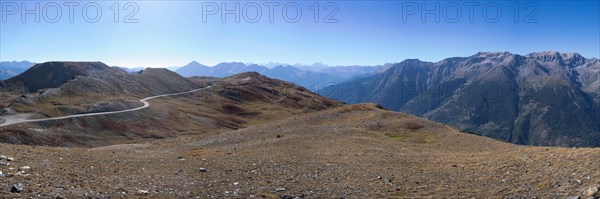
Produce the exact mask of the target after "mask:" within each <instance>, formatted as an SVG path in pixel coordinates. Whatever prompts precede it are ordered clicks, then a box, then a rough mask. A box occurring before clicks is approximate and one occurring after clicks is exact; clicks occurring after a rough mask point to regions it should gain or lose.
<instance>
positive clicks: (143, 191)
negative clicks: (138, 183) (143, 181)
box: [137, 190, 150, 195]
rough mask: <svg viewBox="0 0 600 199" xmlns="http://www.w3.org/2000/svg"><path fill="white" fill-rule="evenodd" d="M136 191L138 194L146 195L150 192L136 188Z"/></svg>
mask: <svg viewBox="0 0 600 199" xmlns="http://www.w3.org/2000/svg"><path fill="white" fill-rule="evenodd" d="M137 193H138V194H139V195H148V193H150V192H148V190H138V191H137Z"/></svg>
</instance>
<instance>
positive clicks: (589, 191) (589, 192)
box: [585, 187, 600, 197]
mask: <svg viewBox="0 0 600 199" xmlns="http://www.w3.org/2000/svg"><path fill="white" fill-rule="evenodd" d="M598 191H599V190H598V187H590V188H588V189H587V191H585V196H587V197H596V196H599V197H600V194H598Z"/></svg>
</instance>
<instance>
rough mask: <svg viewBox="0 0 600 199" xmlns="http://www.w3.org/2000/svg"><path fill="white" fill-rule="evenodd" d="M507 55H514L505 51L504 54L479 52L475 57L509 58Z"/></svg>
mask: <svg viewBox="0 0 600 199" xmlns="http://www.w3.org/2000/svg"><path fill="white" fill-rule="evenodd" d="M507 55H512V53H510V52H508V51H504V52H478V53H477V54H475V55H474V56H475V57H503V56H507Z"/></svg>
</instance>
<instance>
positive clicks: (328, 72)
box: [175, 61, 383, 90]
mask: <svg viewBox="0 0 600 199" xmlns="http://www.w3.org/2000/svg"><path fill="white" fill-rule="evenodd" d="M382 67H383V66H335V67H326V66H324V65H323V66H321V67H315V68H311V69H310V70H307V69H303V68H301V67H298V66H290V65H276V66H273V67H271V68H268V67H266V66H261V65H257V64H244V63H241V62H228V63H220V64H217V65H215V66H206V65H202V64H200V63H198V62H195V61H194V62H191V63H189V64H187V65H186V66H183V67H181V68H178V69H177V70H175V71H176V72H177V73H179V74H180V75H182V76H184V77H192V76H210V77H227V76H231V75H234V74H237V73H242V72H258V73H260V74H263V75H265V76H267V77H271V78H276V79H281V80H284V81H288V82H292V83H295V84H297V85H300V86H303V87H305V88H309V89H311V90H318V89H320V88H324V87H326V86H327V85H332V84H337V83H340V82H343V81H345V80H347V79H350V78H352V77H354V76H358V75H364V74H370V73H374V72H377V71H378V70H379V69H381V68H382Z"/></svg>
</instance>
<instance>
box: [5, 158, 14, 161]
mask: <svg viewBox="0 0 600 199" xmlns="http://www.w3.org/2000/svg"><path fill="white" fill-rule="evenodd" d="M6 160H8V161H15V159H14V158H12V157H8V158H6Z"/></svg>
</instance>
